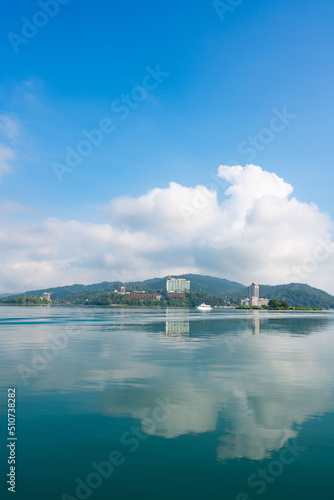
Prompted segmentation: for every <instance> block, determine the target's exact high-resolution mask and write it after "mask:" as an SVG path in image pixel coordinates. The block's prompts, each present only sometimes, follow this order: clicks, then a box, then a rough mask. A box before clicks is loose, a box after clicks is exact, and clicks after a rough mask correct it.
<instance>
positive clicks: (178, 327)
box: [166, 308, 190, 339]
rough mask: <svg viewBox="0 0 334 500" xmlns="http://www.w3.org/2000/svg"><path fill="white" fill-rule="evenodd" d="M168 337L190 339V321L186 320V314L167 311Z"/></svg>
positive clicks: (178, 311)
mask: <svg viewBox="0 0 334 500" xmlns="http://www.w3.org/2000/svg"><path fill="white" fill-rule="evenodd" d="M166 316H167V318H168V319H167V320H166V337H167V338H168V339H171V337H179V338H180V337H181V338H182V337H188V336H189V330H190V327H189V320H188V319H186V318H185V314H184V313H182V312H180V310H175V309H172V308H170V309H166Z"/></svg>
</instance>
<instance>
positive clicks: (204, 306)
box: [196, 302, 212, 311]
mask: <svg viewBox="0 0 334 500" xmlns="http://www.w3.org/2000/svg"><path fill="white" fill-rule="evenodd" d="M196 309H198V310H199V311H211V309H212V307H211V306H210V305H208V304H205V303H204V302H203V303H202V304H201V305H200V306H196Z"/></svg>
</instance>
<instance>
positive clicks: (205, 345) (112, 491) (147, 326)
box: [0, 307, 334, 500]
mask: <svg viewBox="0 0 334 500" xmlns="http://www.w3.org/2000/svg"><path fill="white" fill-rule="evenodd" d="M0 325H1V333H0V356H1V364H0V385H1V407H0V411H1V413H0V426H1V427H0V428H1V432H0V436H1V441H0V460H1V485H0V487H1V498H3V497H4V498H7V495H8V498H12V497H13V494H12V493H9V492H7V487H8V485H7V484H6V480H7V478H6V474H7V473H8V468H9V465H8V464H7V457H8V448H7V447H6V444H7V437H8V436H7V390H8V388H10V387H13V388H16V419H17V421H16V436H17V441H16V464H15V466H16V496H15V497H14V498H17V499H20V500H21V499H24V500H30V499H34V500H42V499H43V500H53V499H61V498H63V499H64V500H65V499H69V498H70V499H73V498H77V499H87V498H91V499H99V500H100V499H101V500H102V499H103V500H107V499H108V500H109V499H118V500H125V499H126V500H128V499H129V500H130V499H131V500H132V499H138V500H144V499H145V500H149V499H161V500H181V499H182V500H184V499H189V500H190V499H192V500H197V499H198V500H199V499H201V500H202V499H210V500H211V499H212V500H218V499H219V500H220V499H228V500H230V499H231V500H249V499H255V498H259V499H265V500H276V499H277V500H278V499H279V500H282V499H287V500H289V499H303V500H305V499H314V498H318V497H319V498H321V499H322V500H326V499H332V498H333V491H332V490H333V480H332V468H333V461H334V431H333V429H334V428H333V424H334V413H333V411H334V395H333V386H334V382H333V375H334V363H333V354H334V314H333V313H331V312H320V313H293V312H291V313H268V312H257V311H253V312H252V311H250V312H246V311H235V310H222V309H215V310H213V311H211V312H208V313H201V312H198V311H196V310H179V309H168V310H165V309H143V308H140V309H134V308H128V309H125V308H115V309H107V308H72V307H68V308H61V307H0Z"/></svg>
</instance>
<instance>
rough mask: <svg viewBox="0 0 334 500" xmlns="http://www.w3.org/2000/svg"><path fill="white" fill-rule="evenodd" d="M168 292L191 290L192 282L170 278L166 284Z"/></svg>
mask: <svg viewBox="0 0 334 500" xmlns="http://www.w3.org/2000/svg"><path fill="white" fill-rule="evenodd" d="M166 288H167V292H184V291H185V290H190V281H188V280H186V279H185V278H172V277H171V276H169V277H168V278H167V283H166Z"/></svg>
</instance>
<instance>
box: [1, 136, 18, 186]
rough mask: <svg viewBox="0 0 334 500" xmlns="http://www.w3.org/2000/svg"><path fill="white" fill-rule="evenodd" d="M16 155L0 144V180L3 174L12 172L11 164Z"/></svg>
mask: <svg viewBox="0 0 334 500" xmlns="http://www.w3.org/2000/svg"><path fill="white" fill-rule="evenodd" d="M15 157H16V153H15V151H14V150H13V149H11V148H8V147H6V146H4V145H3V144H1V143H0V179H1V177H2V175H3V174H8V173H10V172H12V166H11V163H12V161H13V160H14V159H15Z"/></svg>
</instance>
